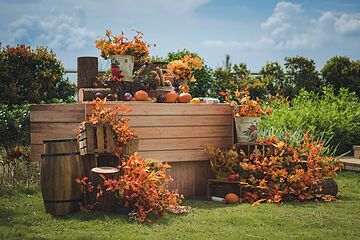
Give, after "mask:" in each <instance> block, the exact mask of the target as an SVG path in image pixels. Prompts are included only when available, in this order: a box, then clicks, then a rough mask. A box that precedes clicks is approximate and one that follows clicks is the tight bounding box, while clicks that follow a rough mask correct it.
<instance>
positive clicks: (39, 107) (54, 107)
mask: <svg viewBox="0 0 360 240" xmlns="http://www.w3.org/2000/svg"><path fill="white" fill-rule="evenodd" d="M77 110H83V111H85V104H82V103H67V104H32V105H30V111H31V112H35V111H53V112H58V111H64V112H66V111H77Z"/></svg>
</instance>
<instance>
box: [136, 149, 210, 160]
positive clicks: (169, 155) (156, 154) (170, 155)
mask: <svg viewBox="0 0 360 240" xmlns="http://www.w3.org/2000/svg"><path fill="white" fill-rule="evenodd" d="M139 154H140V156H142V157H143V158H151V159H156V160H159V161H162V162H186V161H209V158H208V156H207V154H206V152H205V151H204V150H202V149H198V150H192V149H190V150H165V151H139Z"/></svg>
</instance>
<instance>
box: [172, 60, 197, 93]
mask: <svg viewBox="0 0 360 240" xmlns="http://www.w3.org/2000/svg"><path fill="white" fill-rule="evenodd" d="M202 68H203V60H201V59H200V58H199V57H193V56H191V55H185V56H183V57H182V58H181V59H179V60H174V61H172V62H170V63H169V64H168V65H167V69H168V71H169V72H171V73H172V74H173V75H174V77H175V79H177V80H182V82H181V89H182V91H183V92H188V91H189V87H188V86H187V81H190V82H195V81H196V79H195V77H194V70H201V69H202Z"/></svg>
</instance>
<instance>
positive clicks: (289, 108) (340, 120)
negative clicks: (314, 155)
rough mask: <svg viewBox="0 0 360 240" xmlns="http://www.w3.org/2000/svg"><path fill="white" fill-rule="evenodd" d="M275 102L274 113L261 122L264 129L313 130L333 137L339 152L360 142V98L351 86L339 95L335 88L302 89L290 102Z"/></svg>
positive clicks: (325, 137) (261, 127)
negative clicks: (351, 89) (352, 91)
mask: <svg viewBox="0 0 360 240" xmlns="http://www.w3.org/2000/svg"><path fill="white" fill-rule="evenodd" d="M274 106H275V107H274V109H273V113H272V115H270V116H265V117H263V119H262V121H261V122H260V124H259V128H260V131H261V129H271V128H275V129H281V128H285V129H288V130H290V131H296V130H302V131H304V132H305V131H307V130H313V132H316V133H317V134H318V137H320V135H322V136H323V137H324V139H330V142H329V143H330V145H331V146H337V154H342V153H344V152H346V151H349V150H351V149H352V146H353V145H356V144H360V138H359V136H360V99H359V98H358V97H357V96H356V94H355V93H350V92H349V91H348V90H347V89H340V92H339V94H338V95H336V94H335V92H334V90H333V89H332V88H323V91H322V92H321V93H314V92H308V91H305V90H302V91H300V93H299V95H298V96H297V97H295V98H294V99H293V100H292V101H291V103H290V104H286V103H281V104H279V105H277V106H276V105H274Z"/></svg>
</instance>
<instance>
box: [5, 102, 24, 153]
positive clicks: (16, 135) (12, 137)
mask: <svg viewBox="0 0 360 240" xmlns="http://www.w3.org/2000/svg"><path fill="white" fill-rule="evenodd" d="M29 128H30V108H29V105H28V104H24V105H12V106H9V105H5V104H0V136H1V137H0V147H12V146H15V145H18V144H19V145H28V144H29V142H30V133H29V132H30V131H29Z"/></svg>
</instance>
